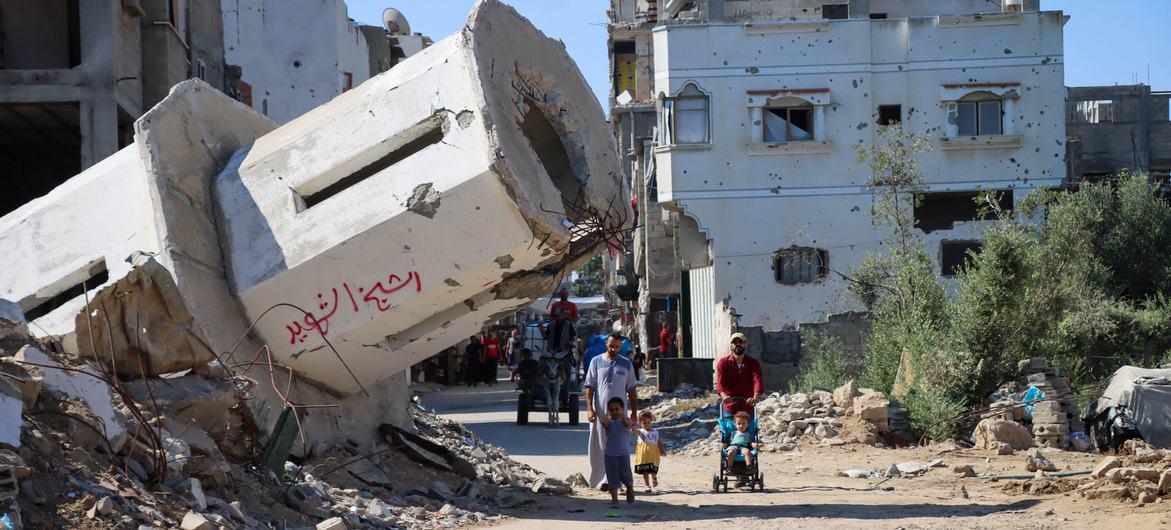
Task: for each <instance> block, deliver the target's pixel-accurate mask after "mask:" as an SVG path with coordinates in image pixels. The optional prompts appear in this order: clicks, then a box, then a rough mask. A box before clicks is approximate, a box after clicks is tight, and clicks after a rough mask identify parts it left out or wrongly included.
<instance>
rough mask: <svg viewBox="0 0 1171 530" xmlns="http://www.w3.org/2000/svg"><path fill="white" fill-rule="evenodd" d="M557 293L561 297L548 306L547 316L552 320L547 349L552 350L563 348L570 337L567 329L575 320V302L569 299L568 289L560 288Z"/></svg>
mask: <svg viewBox="0 0 1171 530" xmlns="http://www.w3.org/2000/svg"><path fill="white" fill-rule="evenodd" d="M557 294H558V295H560V296H561V299H560V300H558V301H556V302H553V306H552V307H550V308H549V316H550V317H552V320H553V321H552V322H551V323H550V324H549V327H550V328H551V329H552V330H553V331H552V333H550V334H549V348H548V350H549V351H552V352H557V351H562V350H564V349H565V346H566V344H565V343H566V342H568V341H569V340H570V339H572V336H571V333H570V332H568V330H569V329H570V328H572V326H573V323H574V322H577V304H575V303H573V302H570V301H569V289H565V288H562V289H561V290H560V291H558V292H557ZM566 323H568V326H567V325H566ZM563 330H564V331H563Z"/></svg>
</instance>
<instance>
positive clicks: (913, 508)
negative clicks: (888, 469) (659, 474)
mask: <svg viewBox="0 0 1171 530" xmlns="http://www.w3.org/2000/svg"><path fill="white" fill-rule="evenodd" d="M736 495H737V494H725V495H721V496H719V497H720V498H722V499H726V500H727V501H728V502H726V503H720V504H701V505H699V506H688V505H680V504H674V503H669V502H663V501H657V500H652V499H654V497H651V498H647V497H643V498H638V499H637V500H636V501H635V503H634V504H633V505H628V504H626V503H625V502H621V503H620V504H621V507H620V508H617V509H614V508H610V500H609V499H573V500H572V502H569V503H567V506H569V507H568V508H566V509H564V510H552V509H545V510H541V511H540V512H538V513H534V514H532V517H533V518H536V519H541V520H554V521H573V522H579V521H580V522H588V521H594V522H598V523H604V522H612V523H620V522H674V521H704V520H716V519H727V518H729V517H737V518H740V517H744V518H754V519H760V520H771V519H799V518H826V519H852V520H857V521H883V520H894V519H914V518H955V517H982V516H986V515H992V514H996V513H1002V512H1015V511H1021V510H1027V509H1029V508H1032V507H1034V506H1036V505H1037V504H1039V503H1040V502H1041V501H1039V500H1035V499H1027V500H1020V501H1016V502H1013V503H1009V504H976V503H972V504H965V505H949V504H921V503H920V504H899V503H881V502H879V503H869V504H863V503H859V504H844V503H831V504H783V502H784V499H783V498H782V499H780V500H779V502H781V503H782V504H775V505H759V504H755V502H748V503H745V504H735V500H734V499H735V496H736ZM744 495H753V496H761V495H783V494H782V493H776V492H771V491H766V492H765V493H745V494H744ZM712 497H713V498H715V497H717V496H715V495H713V496H712ZM756 502H758V501H756ZM570 510H573V512H571V511H570ZM578 510H580V511H578ZM607 513H613V514H616V515H617V517H613V516H611V517H607V516H606V514H607ZM514 516H515V517H516V518H517V519H520V520H524V519H526V518H527V517H526V515H525V514H514Z"/></svg>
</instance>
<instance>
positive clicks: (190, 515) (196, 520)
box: [179, 512, 215, 530]
mask: <svg viewBox="0 0 1171 530" xmlns="http://www.w3.org/2000/svg"><path fill="white" fill-rule="evenodd" d="M179 528H181V529H182V530H213V529H214V528H215V525H213V524H212V523H211V521H209V520H207V517H204V516H203V515H202V514H198V513H195V512H187V513H185V514H183V521H182V522H180V523H179Z"/></svg>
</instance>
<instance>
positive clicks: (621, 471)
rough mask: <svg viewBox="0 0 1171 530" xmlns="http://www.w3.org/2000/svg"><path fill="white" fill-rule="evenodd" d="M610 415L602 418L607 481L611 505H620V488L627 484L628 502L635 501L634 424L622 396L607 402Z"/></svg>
mask: <svg viewBox="0 0 1171 530" xmlns="http://www.w3.org/2000/svg"><path fill="white" fill-rule="evenodd" d="M606 411H607V412H609V415H608V416H605V417H603V418H602V428H604V429H606V448H605V449H606V451H605V462H606V482H607V483H608V484H609V486H610V507H611V508H617V507H618V488H620V487H622V486H626V502H628V503H634V476H633V475H631V473H630V433H631V430H632V429H633V428H634V424H633V423H632V422H631V421H630V417H628V416H627V414H626V403H625V402H623V401H622V398H618V397H616V398H610V401H608V402H607V403H606Z"/></svg>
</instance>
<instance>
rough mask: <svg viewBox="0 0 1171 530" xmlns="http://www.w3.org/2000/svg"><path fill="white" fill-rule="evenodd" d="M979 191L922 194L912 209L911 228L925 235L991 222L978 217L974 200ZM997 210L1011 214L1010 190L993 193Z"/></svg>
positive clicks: (977, 208) (978, 208)
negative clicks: (967, 222) (982, 221)
mask: <svg viewBox="0 0 1171 530" xmlns="http://www.w3.org/2000/svg"><path fill="white" fill-rule="evenodd" d="M981 193H983V192H981V191H956V192H937V193H924V194H921V195H920V196H919V200H918V201H917V203H918V204H916V205H915V227H916V228H918V229H920V230H922V231H923V232H925V233H930V232H933V231H935V230H951V229H952V228H953V227H954V226H955V223H959V222H965V221H978V220H986V219H990V218H991V215H992V214H991V213H988V214H987V215H984V216H981V215H980V209H981V205H980V204H977V203H976V199H977V198H978V197H979V196H980V195H981ZM997 197H998V203H997V207H998V208H1000V209H1001V210H1004V211H1012V205H1013V195H1012V190H1000V191H997Z"/></svg>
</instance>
